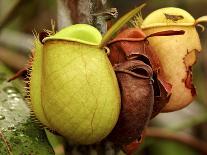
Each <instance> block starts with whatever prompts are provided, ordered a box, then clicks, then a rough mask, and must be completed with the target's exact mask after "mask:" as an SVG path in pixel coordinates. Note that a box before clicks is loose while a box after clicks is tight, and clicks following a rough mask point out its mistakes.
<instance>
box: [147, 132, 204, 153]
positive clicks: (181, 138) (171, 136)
mask: <svg viewBox="0 0 207 155" xmlns="http://www.w3.org/2000/svg"><path fill="white" fill-rule="evenodd" d="M146 136H147V137H152V138H159V139H165V140H172V141H176V142H180V143H183V144H185V145H188V146H190V147H192V148H194V149H195V150H197V151H199V152H201V153H202V154H207V143H205V142H203V141H201V140H199V139H197V138H195V137H193V136H191V135H188V134H185V133H177V132H176V133H174V132H170V131H168V130H166V129H160V128H147V129H146Z"/></svg>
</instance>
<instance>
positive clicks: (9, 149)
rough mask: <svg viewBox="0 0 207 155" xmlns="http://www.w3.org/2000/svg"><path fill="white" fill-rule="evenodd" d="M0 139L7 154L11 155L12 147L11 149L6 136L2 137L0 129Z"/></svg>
mask: <svg viewBox="0 0 207 155" xmlns="http://www.w3.org/2000/svg"><path fill="white" fill-rule="evenodd" d="M0 139H2V141H3V143H4V144H5V145H6V149H7V151H8V153H9V155H13V153H12V149H11V145H10V144H9V142H8V141H7V140H6V138H5V137H4V135H3V133H2V132H1V130H0Z"/></svg>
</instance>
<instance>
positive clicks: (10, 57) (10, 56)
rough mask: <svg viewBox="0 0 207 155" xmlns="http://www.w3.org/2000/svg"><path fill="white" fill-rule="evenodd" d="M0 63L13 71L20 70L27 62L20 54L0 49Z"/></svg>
mask: <svg viewBox="0 0 207 155" xmlns="http://www.w3.org/2000/svg"><path fill="white" fill-rule="evenodd" d="M14 60H15V61H14ZM0 61H2V62H3V63H4V64H6V65H7V66H9V67H10V68H12V69H13V70H15V71H18V70H20V69H22V68H23V67H24V66H25V65H26V64H27V62H28V59H27V58H26V57H25V56H23V55H20V54H17V53H15V52H13V51H10V50H8V49H6V48H3V47H0Z"/></svg>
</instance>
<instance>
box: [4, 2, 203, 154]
mask: <svg viewBox="0 0 207 155" xmlns="http://www.w3.org/2000/svg"><path fill="white" fill-rule="evenodd" d="M69 1H70V2H68V3H74V4H76V0H69ZM77 1H78V0H77ZM80 1H83V0H80ZM86 1H87V0H86ZM105 1H106V0H102V2H103V3H105ZM144 2H145V3H147V6H146V7H145V8H144V9H143V11H142V14H143V17H145V16H146V15H147V14H148V13H149V12H151V11H153V10H155V9H158V8H162V7H167V6H168V7H169V6H172V7H180V8H183V9H185V10H187V11H188V12H189V13H191V14H192V15H193V16H194V17H195V18H198V17H200V16H203V15H207V9H206V6H207V1H206V0H182V1H181V0H168V1H164V0H148V1H147V0H111V1H109V0H108V1H107V2H106V4H107V5H105V7H106V8H110V7H116V8H117V9H118V12H119V17H120V16H121V15H123V14H124V13H126V12H127V11H129V10H130V9H132V8H134V7H135V6H138V5H140V4H142V3H144ZM64 4H65V3H64V2H63V0H44V1H40V0H0V86H1V87H0V108H1V107H2V105H3V104H2V103H3V102H2V100H3V99H2V98H3V97H2V96H1V95H2V92H1V89H3V85H5V84H4V82H3V81H4V80H6V79H7V78H8V76H11V75H12V74H13V73H15V72H16V71H18V70H19V69H21V68H23V67H24V66H25V65H26V64H27V60H28V57H29V56H30V53H31V49H32V48H33V43H32V40H33V34H32V33H33V32H34V30H35V31H37V32H41V31H42V30H43V29H51V19H54V20H55V21H57V22H58V23H57V25H58V28H61V27H64V26H66V25H69V24H71V23H76V22H85V21H86V20H85V19H80V20H79V21H78V20H76V21H74V20H72V19H71V18H70V17H68V15H67V11H65V12H64V9H66V10H67V9H68V6H64ZM83 4H84V2H83ZM85 4H87V3H85ZM71 6H73V5H70V7H69V9H70V10H71V11H73V10H74V8H71ZM83 8H84V7H83V6H82V7H80V8H79V10H77V11H80V12H81V13H82V12H83V14H84V10H81V9H83ZM69 9H68V10H69ZM71 14H72V13H71ZM86 14H87V13H86ZM74 16H75V15H74ZM205 26H206V25H205ZM198 32H199V34H200V38H201V42H202V47H203V50H202V52H201V53H200V54H199V55H198V60H197V64H196V65H195V66H194V68H193V72H194V74H193V76H194V83H195V86H196V88H197V98H196V99H195V101H194V102H193V103H192V104H191V105H189V106H188V107H186V108H185V109H183V110H180V111H177V112H173V113H162V114H159V115H158V116H157V117H156V118H155V119H153V120H152V121H151V122H150V128H149V129H148V130H147V134H146V135H147V137H146V139H145V140H144V143H143V144H142V145H141V147H140V148H139V150H137V152H136V153H135V154H137V155H148V154H149V155H175V154H176V155H199V154H207V132H206V131H207V95H206V92H207V80H206V79H207V52H206V50H207V37H206V36H207V30H205V31H204V32H202V33H201V30H200V29H199V28H198ZM21 81H22V80H20V82H19V83H20V84H15V83H13V86H12V87H15V88H17V89H18V91H20V92H22V91H23V87H22V84H21ZM21 102H23V101H21ZM1 104H2V105H1ZM17 107H18V105H17ZM8 108H9V107H8ZM1 110H2V109H0V112H1V113H0V146H1V141H3V138H2V136H1V132H2V131H4V129H5V126H4V127H3V125H5V124H4V123H2V122H1V119H2V118H3V115H1V114H2V113H3V112H2V111H1ZM17 113H20V114H22V113H21V112H20V111H18V112H17ZM22 117H28V116H22ZM2 120H3V119H2ZM15 121H16V120H15ZM21 121H22V120H21ZM21 121H20V122H21ZM27 123H28V122H27ZM17 124H18V123H17ZM34 128H37V127H34ZM21 132H23V131H22V130H21ZM17 133H18V134H19V131H18V132H17ZM41 134H42V133H40V134H37V135H27V136H31V137H33V138H34V139H35V138H39V137H38V136H40V135H41ZM34 136H36V137H34ZM42 139H43V140H42V141H44V137H42ZM30 140H33V139H30ZM23 143H27V141H24V142H23ZM2 145H3V143H2ZM37 145H38V144H37ZM41 145H45V146H48V145H49V144H45V143H44V144H43V143H41ZM24 147H25V146H24ZM35 147H36V148H37V146H36V144H35ZM35 147H34V148H35ZM39 147H40V146H38V148H39ZM8 148H9V147H8ZM7 151H8V150H7ZM43 151H44V153H42V154H47V153H45V152H47V151H49V152H51V150H50V149H48V150H43ZM0 152H1V151H0ZM14 154H15V153H14ZM28 154H29V153H28ZM36 154H38V153H37V152H36ZM40 154H41V153H40ZM48 154H49V153H48Z"/></svg>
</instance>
